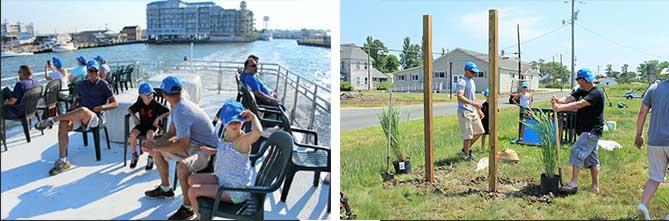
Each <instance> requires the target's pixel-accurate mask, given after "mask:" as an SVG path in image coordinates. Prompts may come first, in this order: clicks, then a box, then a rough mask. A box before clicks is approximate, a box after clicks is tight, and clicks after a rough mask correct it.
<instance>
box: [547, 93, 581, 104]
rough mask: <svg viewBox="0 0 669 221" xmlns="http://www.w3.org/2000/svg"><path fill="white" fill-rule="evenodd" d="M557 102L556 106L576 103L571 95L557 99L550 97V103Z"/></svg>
mask: <svg viewBox="0 0 669 221" xmlns="http://www.w3.org/2000/svg"><path fill="white" fill-rule="evenodd" d="M553 101H555V102H557V103H558V104H566V103H571V102H574V101H576V98H575V97H574V96H572V95H567V96H564V97H561V98H558V97H556V96H553V97H551V102H553Z"/></svg>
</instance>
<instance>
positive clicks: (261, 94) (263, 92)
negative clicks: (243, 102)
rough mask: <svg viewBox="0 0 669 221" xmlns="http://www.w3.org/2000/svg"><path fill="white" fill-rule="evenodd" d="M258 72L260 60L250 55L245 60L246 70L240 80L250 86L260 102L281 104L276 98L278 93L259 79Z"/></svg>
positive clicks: (261, 103)
mask: <svg viewBox="0 0 669 221" xmlns="http://www.w3.org/2000/svg"><path fill="white" fill-rule="evenodd" d="M256 73H258V62H257V61H256V59H254V58H251V57H249V58H248V59H246V61H245V62H244V70H243V71H242V74H241V75H240V80H241V81H242V83H244V84H246V85H247V86H248V87H249V89H250V90H251V92H252V93H253V95H254V96H255V98H256V101H257V102H258V104H260V105H271V106H280V105H281V102H280V101H279V99H277V98H276V94H275V93H272V92H271V91H270V90H269V89H268V88H267V86H265V84H264V83H263V82H262V81H261V80H260V79H258V77H257V76H256ZM284 110H285V109H284Z"/></svg>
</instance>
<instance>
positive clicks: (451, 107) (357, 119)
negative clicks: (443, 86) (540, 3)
mask: <svg viewBox="0 0 669 221" xmlns="http://www.w3.org/2000/svg"><path fill="white" fill-rule="evenodd" d="M567 93H568V92H567V91H564V92H559V91H558V92H553V93H547V94H539V95H536V96H535V97H534V101H546V100H550V97H551V95H556V96H558V95H565V94H567ZM501 97H502V98H499V102H500V104H501V105H500V107H505V106H510V105H511V104H508V102H509V101H508V100H509V99H508V97H507V96H501ZM457 107H458V103H457V102H447V103H438V104H435V105H433V106H432V111H433V115H434V116H440V115H449V114H455V113H456V112H457ZM381 110H382V108H380V107H377V108H342V109H341V115H340V116H341V120H340V122H339V123H340V124H339V125H340V127H341V130H342V131H347V130H352V129H357V128H364V127H370V126H374V125H378V123H379V119H378V114H379V113H380V112H381ZM400 111H401V112H402V115H401V116H402V120H406V117H407V114H408V115H409V118H410V119H420V118H423V105H422V104H421V105H409V106H402V107H400Z"/></svg>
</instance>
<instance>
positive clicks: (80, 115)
mask: <svg viewBox="0 0 669 221" xmlns="http://www.w3.org/2000/svg"><path fill="white" fill-rule="evenodd" d="M93 116H95V113H93V111H91V110H89V109H88V108H85V107H80V108H77V109H74V110H72V111H70V112H67V113H65V114H63V115H59V116H57V117H53V118H49V119H47V120H43V121H40V122H38V123H37V124H36V125H35V128H37V129H38V130H44V129H46V128H47V127H50V126H52V125H53V124H54V123H55V122H59V121H79V122H82V123H84V124H86V125H88V122H90V121H91V118H93Z"/></svg>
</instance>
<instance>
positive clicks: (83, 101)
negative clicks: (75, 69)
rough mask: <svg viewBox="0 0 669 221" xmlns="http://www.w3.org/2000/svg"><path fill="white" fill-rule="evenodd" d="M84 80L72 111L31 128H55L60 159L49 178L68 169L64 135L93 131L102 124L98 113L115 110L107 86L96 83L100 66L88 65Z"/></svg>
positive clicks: (100, 114) (100, 115)
mask: <svg viewBox="0 0 669 221" xmlns="http://www.w3.org/2000/svg"><path fill="white" fill-rule="evenodd" d="M86 67H87V69H88V75H87V80H84V81H81V83H79V97H78V98H77V100H75V103H74V105H72V108H73V110H72V111H70V112H67V113H66V114H63V115H60V116H58V117H52V118H49V119H47V120H44V121H40V122H39V123H37V124H36V125H35V128H36V129H38V130H44V129H46V128H51V127H52V126H53V125H54V124H55V123H56V122H60V124H59V125H58V144H59V146H60V152H59V156H60V159H59V160H57V161H56V163H55V164H54V166H53V168H51V170H50V171H49V175H51V176H53V175H56V174H59V173H61V172H63V171H64V170H66V169H67V168H70V162H69V161H68V160H67V158H66V154H67V145H68V143H69V136H68V135H67V133H68V132H70V131H73V130H77V129H79V128H83V129H84V130H89V129H91V128H95V127H97V126H98V125H99V124H101V123H102V122H103V120H104V119H103V116H102V112H103V111H105V110H111V109H114V108H116V107H118V103H117V102H116V97H114V94H113V93H112V89H111V86H110V85H109V84H108V83H107V82H106V81H104V80H102V79H100V74H99V72H98V71H99V70H100V65H99V64H98V63H97V62H95V61H89V62H88V64H87V65H86Z"/></svg>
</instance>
